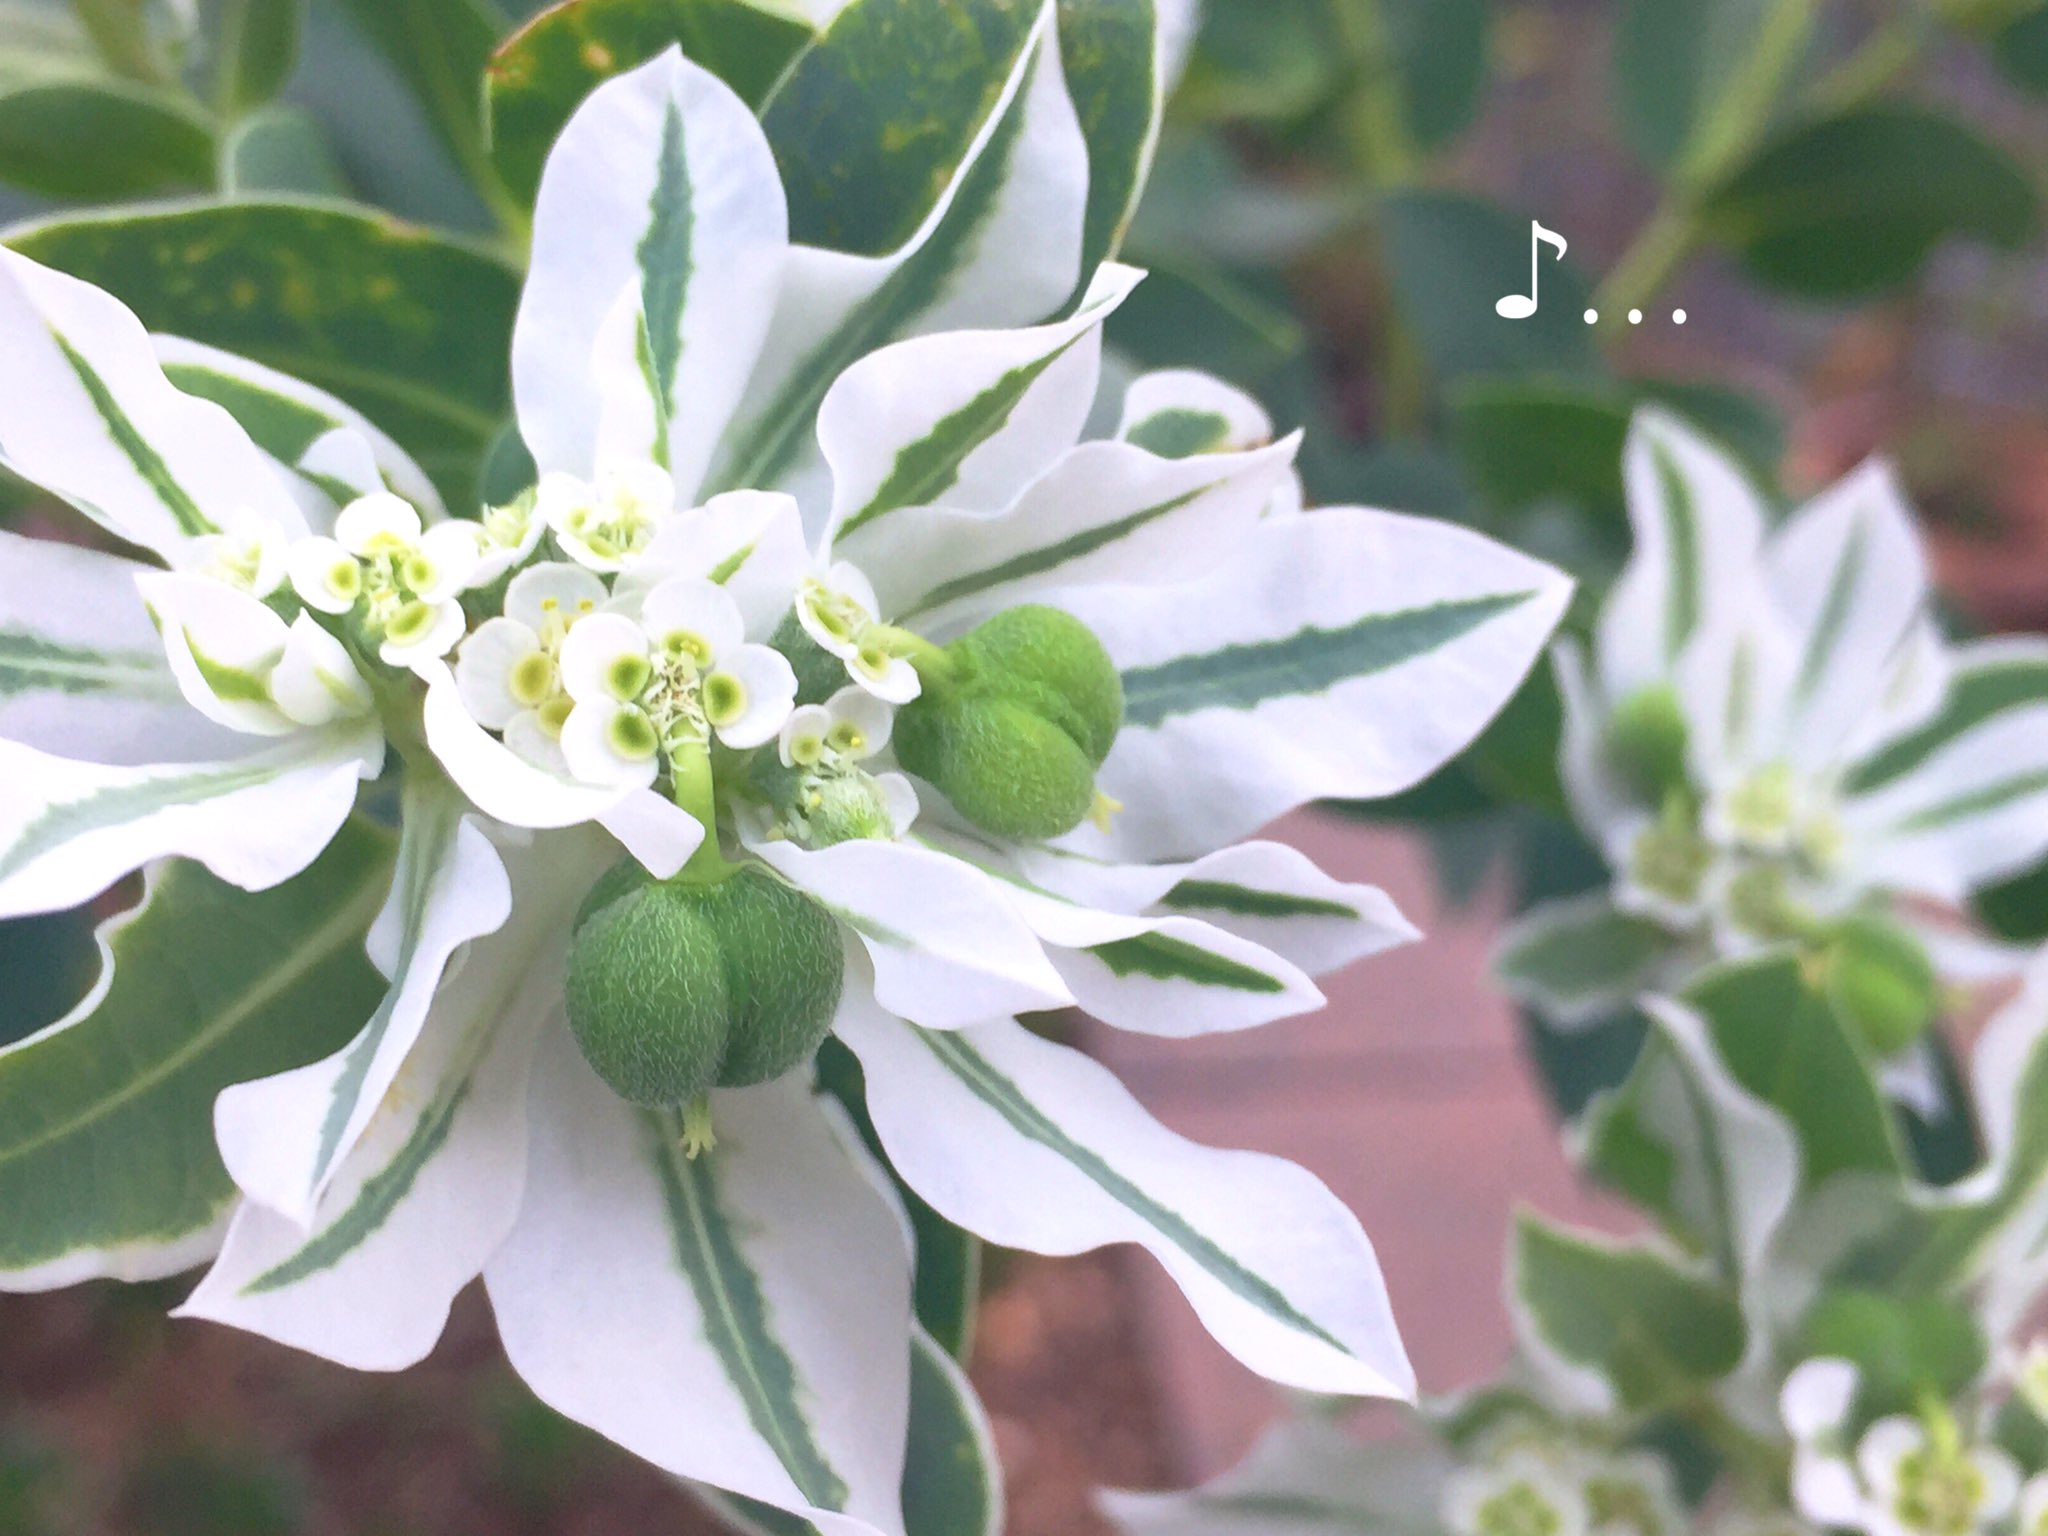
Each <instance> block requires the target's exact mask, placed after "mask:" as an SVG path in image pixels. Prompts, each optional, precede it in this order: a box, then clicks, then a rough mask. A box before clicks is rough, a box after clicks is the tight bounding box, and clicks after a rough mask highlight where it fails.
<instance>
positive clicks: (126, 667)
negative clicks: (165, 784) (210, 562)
mask: <svg viewBox="0 0 2048 1536" xmlns="http://www.w3.org/2000/svg"><path fill="white" fill-rule="evenodd" d="M150 569H151V567H149V566H144V565H139V564H137V563H136V562H134V561H132V560H124V559H121V558H120V557H119V556H116V555H103V554H100V553H98V552H96V551H94V550H89V549H82V548H80V547H78V546H77V545H74V544H60V543H57V542H55V541H52V540H45V539H24V538H22V537H20V536H19V535H18V534H12V533H6V532H0V737H5V738H6V739H7V740H9V741H15V742H19V743H21V744H22V745H24V746H28V747H34V748H36V749H37V750H38V751H42V752H54V753H63V754H66V755H69V756H72V757H82V758H84V759H86V760H88V761H90V762H98V763H121V764H134V763H146V762H164V761H166V760H176V759H180V758H204V757H208V756H213V755H218V754H221V753H224V752H230V751H235V750H239V749H240V748H241V746H243V745H245V742H244V741H243V740H242V739H238V738H237V737H235V736H234V735H233V733H231V732H227V731H223V730H220V729H218V728H217V727H215V726H214V725H213V724H212V723H211V722H210V721H208V720H206V719H204V718H203V717H202V716H200V715H199V714H197V713H196V712H195V711H194V710H193V709H192V708H191V706H190V705H188V704H186V702H185V701H184V699H183V698H182V697H181V696H180V694H179V692H178V683H177V679H176V678H174V677H173V676H172V675H171V671H170V668H169V667H168V666H167V665H166V663H165V661H164V648H163V644H162V642H161V641H159V640H158V639H157V635H156V631H155V629H154V628H153V627H152V626H151V624H150V622H149V614H148V611H147V610H146V609H145V608H144V607H143V604H142V597H141V595H140V593H138V592H137V591H136V587H135V578H136V577H137V576H138V575H141V574H143V573H144V572H146V571H148V570H150Z"/></svg>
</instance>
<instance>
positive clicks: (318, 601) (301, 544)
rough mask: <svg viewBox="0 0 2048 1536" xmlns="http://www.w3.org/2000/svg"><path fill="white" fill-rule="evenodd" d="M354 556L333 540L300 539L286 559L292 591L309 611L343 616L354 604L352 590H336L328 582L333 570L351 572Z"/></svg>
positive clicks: (354, 594) (353, 565)
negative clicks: (317, 610) (312, 609)
mask: <svg viewBox="0 0 2048 1536" xmlns="http://www.w3.org/2000/svg"><path fill="white" fill-rule="evenodd" d="M355 563H356V557H355V556H354V555H352V554H350V553H349V552H348V551H347V550H346V549H343V548H342V547H341V545H340V544H338V543H336V542H335V541H334V540H333V539H327V538H311V539H300V540H299V541H298V542H297V543H295V544H293V545H292V547H291V550H290V552H289V554H288V555H287V556H286V560H285V566H286V571H287V573H288V574H289V575H290V577H291V582H292V590H293V591H294V592H296V593H298V594H299V600H300V601H301V602H303V603H304V604H305V605H306V606H307V607H309V608H317V609H319V610H320V611H321V612H322V613H347V612H348V611H349V609H351V608H353V607H355V605H356V591H355V590H354V589H353V588H351V589H349V590H345V591H343V590H337V589H336V587H335V585H334V583H333V581H332V580H331V579H330V575H331V573H332V572H334V571H336V570H349V571H353V570H354V569H355Z"/></svg>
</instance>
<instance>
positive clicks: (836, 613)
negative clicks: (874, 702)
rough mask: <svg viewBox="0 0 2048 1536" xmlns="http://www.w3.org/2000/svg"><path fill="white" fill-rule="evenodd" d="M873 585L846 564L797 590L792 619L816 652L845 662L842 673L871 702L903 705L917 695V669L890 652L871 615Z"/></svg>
mask: <svg viewBox="0 0 2048 1536" xmlns="http://www.w3.org/2000/svg"><path fill="white" fill-rule="evenodd" d="M875 608H876V603H875V587H874V583H873V582H871V581H869V580H868V579H867V577H866V576H864V575H862V574H861V572H860V571H859V570H858V569H857V568H855V567H854V566H853V565H852V564H850V563H849V562H847V561H844V560H840V561H835V562H834V563H833V565H832V567H831V568H830V569H829V570H827V571H826V572H825V573H824V575H822V576H813V577H810V578H807V579H806V580H805V582H804V584H803V586H802V587H800V588H799V589H798V591H797V600H796V616H797V621H798V622H799V623H801V624H802V625H803V628H804V633H805V634H807V635H809V636H810V637H811V639H812V640H814V641H816V642H817V644H818V646H819V648H820V649H822V650H826V651H829V652H831V654H833V655H834V656H837V657H838V658H839V659H840V660H841V661H843V662H845V663H846V675H847V676H848V677H850V678H852V679H853V680H854V682H855V683H856V684H858V685H859V686H860V687H862V688H864V689H866V690H867V691H868V692H869V693H872V694H873V695H874V696H875V697H876V698H878V699H881V700H884V701H885V702H887V703H890V704H908V703H909V702H910V701H911V700H912V699H914V698H916V697H917V696H918V693H919V691H920V688H921V686H922V685H921V684H920V682H919V680H918V675H917V669H916V668H915V667H913V666H912V665H911V664H910V662H909V660H908V659H907V658H905V657H903V656H900V655H898V654H896V653H895V652H894V651H893V650H891V649H890V644H889V641H890V633H889V629H888V626H887V625H884V624H882V623H881V622H880V621H879V620H878V619H877V618H876V616H875Z"/></svg>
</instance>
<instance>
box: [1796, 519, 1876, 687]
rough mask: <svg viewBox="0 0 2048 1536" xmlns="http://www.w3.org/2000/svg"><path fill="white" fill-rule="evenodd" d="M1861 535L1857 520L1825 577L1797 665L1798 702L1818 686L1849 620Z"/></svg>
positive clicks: (1861, 550) (1858, 570)
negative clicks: (1816, 616) (1815, 616)
mask: <svg viewBox="0 0 2048 1536" xmlns="http://www.w3.org/2000/svg"><path fill="white" fill-rule="evenodd" d="M1864 534H1865V529H1864V525H1863V524H1862V523H1861V522H1860V521H1859V522H1858V523H1857V524H1856V526H1855V527H1854V528H1853V529H1852V530H1851V531H1850V534H1849V542H1848V543H1847V544H1846V545H1844V546H1843V549H1842V558H1841V559H1840V560H1838V561H1836V562H1835V569H1834V572H1833V573H1832V575H1830V577H1829V578H1828V595H1827V597H1826V598H1825V599H1824V600H1823V601H1822V603H1821V610H1820V618H1819V619H1818V620H1817V621H1816V622H1815V624H1814V626H1813V638H1812V639H1811V640H1810V641H1809V642H1808V643H1807V647H1806V655H1805V656H1804V657H1803V658H1801V660H1800V664H1799V681H1798V684H1797V686H1796V689H1795V692H1796V693H1797V696H1798V698H1799V701H1800V702H1801V703H1802V704H1803V703H1805V702H1807V701H1808V700H1810V699H1811V698H1812V697H1813V690H1814V689H1815V688H1817V687H1819V686H1820V680H1821V677H1822V675H1823V674H1824V673H1826V671H1827V669H1828V663H1829V662H1831V661H1832V660H1833V659H1834V654H1835V646H1836V645H1837V644H1838V643H1839V642H1840V641H1841V638H1842V626H1843V625H1844V624H1846V623H1848V621H1849V599H1850V598H1851V596H1853V595H1854V593H1855V591H1856V584H1857V583H1858V582H1859V581H1860V580H1861V579H1862V576H1863V557H1864V553H1865V539H1864Z"/></svg>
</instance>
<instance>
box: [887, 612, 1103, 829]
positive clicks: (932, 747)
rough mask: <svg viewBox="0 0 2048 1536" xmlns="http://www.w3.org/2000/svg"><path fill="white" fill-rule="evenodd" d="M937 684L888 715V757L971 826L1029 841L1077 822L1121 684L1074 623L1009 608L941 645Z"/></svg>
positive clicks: (1089, 802) (1090, 799) (1090, 798)
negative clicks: (944, 670) (946, 665)
mask: <svg viewBox="0 0 2048 1536" xmlns="http://www.w3.org/2000/svg"><path fill="white" fill-rule="evenodd" d="M946 656H947V659H948V660H949V661H950V662H951V663H952V668H951V671H950V673H949V674H947V675H946V676H945V677H944V678H943V681H942V684H941V686H937V687H934V686H931V684H930V683H929V681H928V683H927V687H926V690H925V694H924V696H923V697H922V698H920V699H918V700H917V701H915V702H914V703H911V704H908V705H906V706H905V707H904V708H903V709H902V710H901V711H899V713H898V715H897V719H896V734H895V746H896V756H897V758H898V759H899V760H900V761H901V762H902V764H903V766H904V767H906V768H908V769H909V770H910V771H911V772H912V773H915V774H918V775H920V776H921V777H923V778H925V779H928V780H930V781H931V782H932V783H933V784H934V785H936V786H937V787H938V788H939V790H940V791H941V792H942V793H943V794H944V795H945V796H946V798H947V799H948V800H950V801H951V802H952V803H953V808H954V809H955V810H957V811H958V812H959V813H960V814H961V815H962V816H965V817H966V818H967V819H968V820H969V821H971V822H973V823H974V824H975V825H976V826H978V827H980V828H981V829H982V830H983V831H986V832H992V833H994V834H996V835H997V836H999V837H1007V838H1016V839H1019V840H1026V841H1036V840H1039V839H1043V838H1049V837H1058V836H1059V835H1060V834H1061V833H1063V832H1070V831H1072V830H1073V829H1074V828H1075V827H1076V826H1078V825H1080V823H1081V821H1082V819H1083V818H1084V817H1086V816H1087V815H1088V813H1089V810H1090V809H1091V808H1092V807H1093V805H1094V804H1095V770H1096V769H1097V768H1098V767H1100V766H1101V764H1102V761H1103V759H1104V758H1106V757H1107V756H1108V755H1109V749H1110V747H1111V745H1112V744H1114V742H1115V741H1116V733H1117V729H1118V727H1119V726H1121V725H1122V723H1123V709H1124V699H1123V681H1122V679H1121V678H1120V677H1119V676H1118V674H1117V670H1116V666H1115V664H1114V663H1113V662H1111V660H1110V659H1109V654H1108V653H1107V652H1106V651H1104V650H1103V648H1102V643H1101V642H1100V641H1099V640H1097V639H1096V638H1095V636H1094V634H1093V633H1092V632H1091V631H1090V630H1089V629H1088V627H1087V626H1086V625H1085V624H1082V623H1081V622H1080V621H1079V620H1077V619H1074V618H1072V617H1070V616H1069V615H1067V614H1064V613H1061V612H1060V611H1059V610H1058V609H1055V608H1044V607H1037V606H1027V607H1022V608H1011V609H1008V610H1006V611H1004V612H1002V613H999V614H997V615H996V616H995V617H994V618H992V619H989V620H988V621H987V622H985V623H983V624H982V625H980V626H979V627H978V628H976V629H974V630H971V631H970V632H969V633H967V634H965V635H962V636H961V637H960V638H959V639H957V640H955V641H954V642H953V643H952V644H951V645H949V646H947V647H946Z"/></svg>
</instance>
